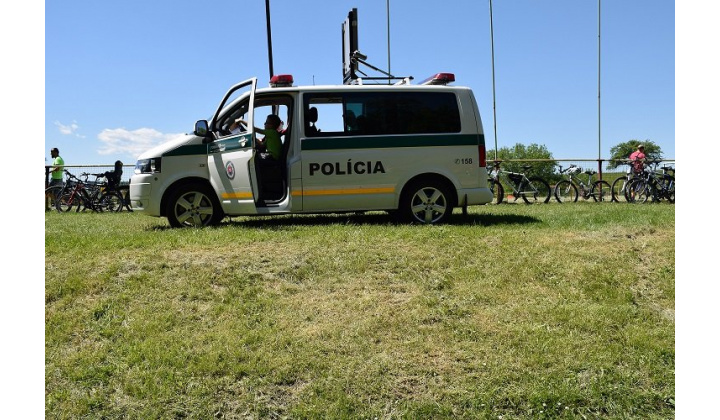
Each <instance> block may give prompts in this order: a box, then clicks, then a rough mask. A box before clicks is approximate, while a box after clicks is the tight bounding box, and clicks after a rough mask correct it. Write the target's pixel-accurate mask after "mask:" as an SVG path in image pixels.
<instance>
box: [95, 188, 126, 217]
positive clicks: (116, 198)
mask: <svg viewBox="0 0 720 420" xmlns="http://www.w3.org/2000/svg"><path fill="white" fill-rule="evenodd" d="M122 207H123V198H122V196H121V195H120V193H118V192H117V191H109V192H107V193H106V194H103V196H102V197H100V210H101V211H111V212H118V211H120V210H121V209H122Z"/></svg>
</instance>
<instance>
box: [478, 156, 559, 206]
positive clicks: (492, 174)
mask: <svg viewBox="0 0 720 420" xmlns="http://www.w3.org/2000/svg"><path fill="white" fill-rule="evenodd" d="M530 168H532V166H530V165H525V166H523V170H524V172H510V171H503V170H502V169H500V163H498V162H496V163H495V165H494V167H493V169H492V170H489V171H488V175H489V178H488V186H489V188H490V190H491V191H492V193H493V202H494V203H495V204H500V203H502V202H503V201H504V200H505V189H504V188H503V185H502V182H504V183H505V184H507V185H508V186H510V188H512V195H513V197H514V201H517V200H518V198H522V199H523V201H524V202H525V203H526V204H534V203H547V202H548V201H550V184H548V183H547V181H545V180H544V179H542V178H540V177H537V176H531V177H528V176H526V175H525V174H526V173H527V172H528V171H529V170H530ZM501 180H502V182H501Z"/></svg>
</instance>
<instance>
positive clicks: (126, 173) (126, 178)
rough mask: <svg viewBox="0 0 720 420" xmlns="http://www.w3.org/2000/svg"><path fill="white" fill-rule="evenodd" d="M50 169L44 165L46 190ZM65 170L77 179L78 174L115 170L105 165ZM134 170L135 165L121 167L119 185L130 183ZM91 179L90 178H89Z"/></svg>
mask: <svg viewBox="0 0 720 420" xmlns="http://www.w3.org/2000/svg"><path fill="white" fill-rule="evenodd" d="M50 169H52V165H45V188H47V186H48V184H49V183H50ZM65 169H66V170H67V171H69V172H70V173H71V174H73V175H75V176H77V177H79V176H80V174H82V173H83V172H86V173H90V174H100V173H104V172H107V171H112V170H115V164H107V165H102V164H99V165H65ZM134 170H135V165H123V173H122V178H121V181H120V185H125V184H129V183H130V177H131V176H132V174H133V171H134ZM65 178H67V177H66V176H65V174H64V173H63V179H65ZM90 179H92V177H90Z"/></svg>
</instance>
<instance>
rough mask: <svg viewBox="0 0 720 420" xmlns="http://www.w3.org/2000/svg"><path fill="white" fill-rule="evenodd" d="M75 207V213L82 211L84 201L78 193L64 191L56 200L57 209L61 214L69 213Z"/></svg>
mask: <svg viewBox="0 0 720 420" xmlns="http://www.w3.org/2000/svg"><path fill="white" fill-rule="evenodd" d="M73 207H75V211H80V208H81V207H82V199H81V198H80V193H79V192H77V191H76V192H75V193H74V194H73V191H72V190H64V191H63V192H62V193H61V194H60V197H59V198H58V199H57V200H55V209H57V211H58V212H60V213H65V212H68V211H70V210H71V209H72V208H73Z"/></svg>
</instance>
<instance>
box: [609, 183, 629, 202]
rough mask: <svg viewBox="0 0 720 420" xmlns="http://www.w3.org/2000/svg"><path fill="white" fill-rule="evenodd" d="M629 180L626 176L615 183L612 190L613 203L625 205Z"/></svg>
mask: <svg viewBox="0 0 720 420" xmlns="http://www.w3.org/2000/svg"><path fill="white" fill-rule="evenodd" d="M627 184H628V179H627V177H625V176H622V177H620V178H618V179H616V180H615V181H613V183H612V186H611V190H612V201H614V202H616V203H624V202H625V201H627V200H625V189H626V188H627Z"/></svg>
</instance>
